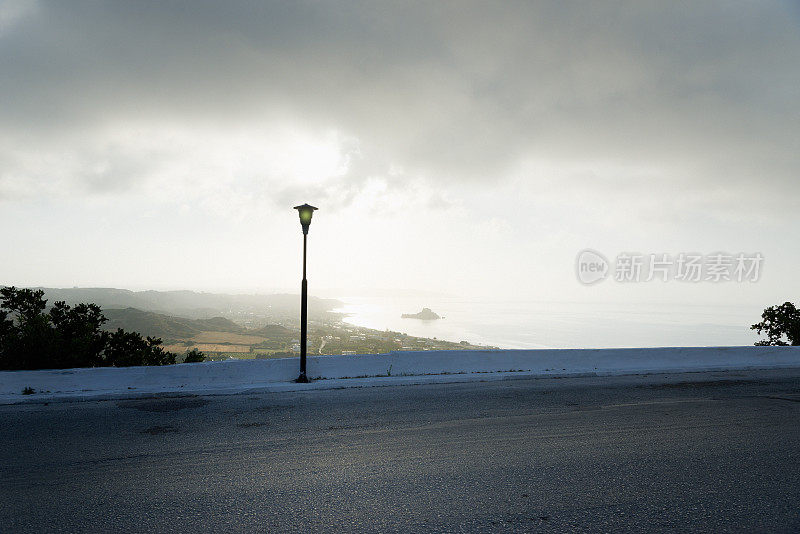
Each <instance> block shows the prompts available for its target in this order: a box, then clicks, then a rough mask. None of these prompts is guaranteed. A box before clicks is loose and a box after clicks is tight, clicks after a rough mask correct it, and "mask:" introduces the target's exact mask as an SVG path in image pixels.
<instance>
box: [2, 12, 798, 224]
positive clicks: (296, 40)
mask: <svg viewBox="0 0 800 534" xmlns="http://www.w3.org/2000/svg"><path fill="white" fill-rule="evenodd" d="M799 20H800V13H799V12H798V9H797V8H796V7H795V6H793V5H792V4H790V3H752V2H707V3H702V4H692V5H691V9H687V6H686V5H683V4H680V3H649V2H630V3H624V2H623V3H617V4H613V5H611V4H593V3H585V2H574V3H573V2H549V3H547V2H536V3H527V2H512V3H504V4H502V5H497V4H489V3H484V2H435V3H375V2H354V1H351V2H336V3H326V2H311V1H298V2H245V1H232V2H225V3H219V2H212V1H196V2H191V3H187V2H178V1H166V2H164V1H158V2H156V1H141V2H94V1H75V2H59V1H40V2H35V3H34V2H4V3H3V4H2V7H1V8H0V72H2V73H3V76H2V79H0V202H3V203H6V204H8V203H13V202H23V201H31V200H32V199H33V200H35V199H55V200H54V201H58V199H62V200H63V199H70V200H69V201H70V202H73V201H75V199H76V198H81V197H84V196H97V197H103V198H115V199H118V200H119V202H121V203H125V202H133V200H132V199H138V200H137V202H138V201H141V199H142V198H144V199H147V201H149V202H157V203H162V204H174V205H177V206H183V207H184V208H186V206H191V207H193V208H195V207H199V208H201V209H203V210H205V211H206V212H208V213H210V214H212V215H214V216H226V217H249V216H250V215H248V214H251V215H252V214H254V213H258V212H259V211H263V210H265V209H278V206H283V205H290V204H293V203H296V201H299V200H300V199H302V200H303V201H305V200H306V199H308V200H309V201H311V200H315V201H322V202H323V203H325V205H326V207H327V208H328V209H329V210H331V211H333V212H336V211H344V210H346V209H350V208H352V207H353V205H354V203H369V204H370V206H374V207H375V208H374V209H377V210H390V211H391V212H392V213H395V214H398V213H400V212H402V210H404V209H405V210H410V211H413V214H414V216H417V217H424V216H426V215H425V214H430V213H433V212H435V211H442V210H445V211H449V212H451V215H452V216H454V217H456V218H460V219H465V220H466V219H469V218H472V219H474V220H475V221H476V222H475V224H477V225H481V224H484V225H485V226H486V227H487V228H490V229H498V228H504V229H506V230H509V231H512V230H513V229H520V228H524V227H525V224H526V223H527V224H530V225H534V223H535V225H536V226H537V227H539V228H541V227H544V226H545V225H547V227H549V228H551V229H553V232H558V233H559V235H561V234H563V232H569V231H573V232H581V229H580V227H579V225H578V222H576V221H585V220H586V221H588V220H589V219H591V217H589V216H588V215H586V216H580V217H578V219H575V218H572V219H570V218H569V217H568V215H570V214H574V213H578V212H580V211H581V210H583V211H584V212H586V213H591V214H592V215H593V216H596V217H595V218H594V221H598V220H599V221H602V222H601V223H600V225H601V226H607V227H608V228H609V231H610V230H611V229H613V228H617V229H620V228H627V227H626V226H625V225H626V217H628V218H630V217H635V218H636V220H637V221H639V222H640V223H642V225H643V226H642V228H643V230H642V231H643V232H646V231H647V230H648V229H649V230H650V231H652V230H653V229H660V228H662V226H663V225H664V224H666V223H665V222H664V221H668V220H669V221H676V220H677V221H684V222H683V223H681V224H683V225H684V226H680V225H679V226H678V230H676V231H679V232H683V233H684V234H685V235H692V234H693V232H694V230H692V229H691V228H690V227H689V224H696V221H698V220H701V219H702V220H705V219H704V218H705V217H711V218H713V219H714V220H716V221H717V222H733V221H737V220H739V219H741V217H742V215H741V213H742V210H743V208H744V207H745V206H747V209H748V210H749V212H751V216H752V217H763V218H773V219H774V218H781V217H785V215H784V213H785V211H786V210H789V209H791V207H792V206H793V204H794V203H796V199H797V198H798V194H800V181H798V180H797V176H798V173H799V172H800V157H798V154H800V136H798V132H797V124H798V115H797V102H798V101H800V94H799V93H800V32H798V31H797V28H798V21H799ZM509 200H510V201H514V202H518V203H522V204H524V207H523V209H521V210H520V213H521V214H522V215H520V214H516V215H508V214H507V213H505V201H509ZM554 206H557V207H558V208H553V207H554ZM364 209H365V210H368V209H373V208H372V207H367V208H364ZM603 210H605V212H604V213H601V212H603ZM542 213H548V216H549V217H550V219H549V220H548V221H544V220H541V219H540V218H539V217H543V216H542V215H541V214H542ZM623 213H624V214H625V216H623ZM398 216H399V215H398ZM430 217H433V215H430ZM431 220H433V218H432V219H431ZM740 222H741V221H740ZM587 224H589V225H591V223H587ZM424 226H425V224H424V223H422V224H420V227H424ZM570 229H571V230H570ZM420 231H421V230H420ZM493 232H494V230H492V232H490V233H493ZM474 233H475V235H478V236H483V238H485V239H487V240H489V239H490V238H489V237H488V234H486V233H485V232H484V233H483V234H482V233H481V232H480V231H479V230H478V231H476V232H474ZM493 235H494V234H493Z"/></svg>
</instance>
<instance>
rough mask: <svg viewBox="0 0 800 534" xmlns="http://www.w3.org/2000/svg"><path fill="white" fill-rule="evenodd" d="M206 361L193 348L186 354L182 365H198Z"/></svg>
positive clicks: (200, 353) (203, 355) (202, 355)
mask: <svg viewBox="0 0 800 534" xmlns="http://www.w3.org/2000/svg"><path fill="white" fill-rule="evenodd" d="M204 361H206V355H205V354H203V353H202V352H200V351H199V350H197V348H194V349H192V350H190V351H188V352H187V353H186V358H184V360H183V363H200V362H204Z"/></svg>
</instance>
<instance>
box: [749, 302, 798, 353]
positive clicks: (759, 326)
mask: <svg viewBox="0 0 800 534" xmlns="http://www.w3.org/2000/svg"><path fill="white" fill-rule="evenodd" d="M761 319H762V320H761V322H760V323H756V324H754V325H753V326H751V327H750V328H751V329H752V330H756V331H758V333H759V334H761V333H762V332H763V333H766V335H767V339H762V340H761V341H757V342H756V345H800V310H798V309H797V308H796V307H795V305H794V304H792V303H791V302H784V303H783V304H781V305H780V306H771V307H769V308H767V309H766V310H764V313H762V314H761ZM784 338H785V339H786V341H784Z"/></svg>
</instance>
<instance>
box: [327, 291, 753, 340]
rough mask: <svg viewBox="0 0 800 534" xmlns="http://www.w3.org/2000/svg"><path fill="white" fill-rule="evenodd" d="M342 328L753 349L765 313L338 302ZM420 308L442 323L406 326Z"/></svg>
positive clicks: (450, 301)
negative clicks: (755, 326) (405, 316)
mask: <svg viewBox="0 0 800 534" xmlns="http://www.w3.org/2000/svg"><path fill="white" fill-rule="evenodd" d="M339 300H341V301H342V302H344V303H345V305H344V306H343V307H342V308H339V309H337V310H336V311H339V312H343V313H346V314H348V315H347V317H346V319H345V321H346V322H348V323H350V324H353V325H357V326H363V327H367V328H374V329H377V330H386V329H388V330H394V331H397V332H404V333H406V334H409V335H413V336H421V337H429V338H433V337H436V338H438V339H444V340H447V341H462V340H464V341H469V342H470V343H477V344H482V345H493V346H497V347H501V348H610V347H675V346H736V345H752V344H753V343H754V342H755V341H756V340H757V339H758V337H757V335H756V334H755V332H753V331H751V330H750V329H749V327H750V325H751V324H753V323H755V322H757V321H758V320H759V318H760V315H761V310H757V309H754V308H753V307H746V306H741V307H737V306H694V305H677V304H654V305H644V304H596V303H569V302H562V303H554V302H497V301H488V300H468V299H454V298H428V297H423V298H418V297H413V298H412V297H409V298H378V297H339ZM423 307H428V308H431V309H432V310H433V311H434V312H436V313H438V314H439V315H441V316H443V319H440V320H437V321H420V320H418V319H402V318H401V317H400V315H401V314H402V313H416V312H418V311H420V310H421V309H422V308H423Z"/></svg>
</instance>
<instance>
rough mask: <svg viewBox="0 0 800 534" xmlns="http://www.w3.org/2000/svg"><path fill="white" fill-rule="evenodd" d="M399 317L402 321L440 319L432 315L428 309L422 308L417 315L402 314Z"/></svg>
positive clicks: (434, 314)
mask: <svg viewBox="0 0 800 534" xmlns="http://www.w3.org/2000/svg"><path fill="white" fill-rule="evenodd" d="M400 317H402V318H403V319H422V320H423V321H432V320H434V319H441V317H439V315H437V314H436V313H434V312H433V311H432V310H431V309H430V308H422V311H421V312H419V313H404V314H403V315H401V316H400Z"/></svg>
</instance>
